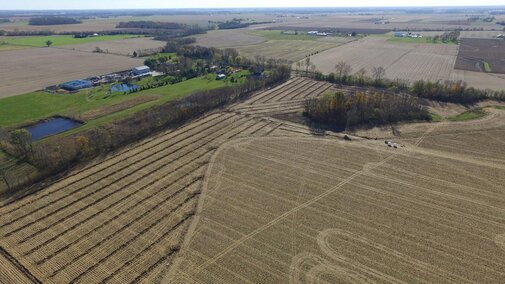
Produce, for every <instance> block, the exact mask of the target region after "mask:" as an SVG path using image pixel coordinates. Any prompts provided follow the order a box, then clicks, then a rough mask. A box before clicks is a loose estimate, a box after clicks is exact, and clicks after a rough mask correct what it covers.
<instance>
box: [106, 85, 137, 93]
mask: <svg viewBox="0 0 505 284" xmlns="http://www.w3.org/2000/svg"><path fill="white" fill-rule="evenodd" d="M138 88H140V87H139V86H137V85H129V84H117V85H113V86H111V87H110V91H111V92H112V93H114V92H129V91H131V90H135V89H138Z"/></svg>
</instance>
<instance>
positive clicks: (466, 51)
mask: <svg viewBox="0 0 505 284" xmlns="http://www.w3.org/2000/svg"><path fill="white" fill-rule="evenodd" d="M504 53H505V41H504V40H502V39H477V38H474V39H469V38H464V39H462V40H461V46H460V48H459V53H458V57H457V59H456V65H455V68H456V69H462V70H468V71H476V72H485V73H502V74H505V58H503V54H504Z"/></svg>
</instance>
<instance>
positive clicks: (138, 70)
mask: <svg viewBox="0 0 505 284" xmlns="http://www.w3.org/2000/svg"><path fill="white" fill-rule="evenodd" d="M150 72H151V68H149V67H148V66H139V67H135V68H133V69H132V73H133V75H135V76H141V75H146V74H148V73H150Z"/></svg>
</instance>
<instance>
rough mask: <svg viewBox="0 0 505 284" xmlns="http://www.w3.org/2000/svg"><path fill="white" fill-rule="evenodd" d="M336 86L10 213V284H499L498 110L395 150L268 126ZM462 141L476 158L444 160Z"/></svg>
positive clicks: (173, 142) (93, 174)
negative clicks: (32, 283) (23, 283)
mask: <svg viewBox="0 0 505 284" xmlns="http://www.w3.org/2000/svg"><path fill="white" fill-rule="evenodd" d="M336 89H337V86H334V85H331V84H328V83H325V82H316V81H312V80H308V79H303V78H293V79H291V80H290V81H288V82H287V83H285V84H283V85H280V86H278V87H275V88H272V89H270V90H266V91H264V92H260V93H258V94H255V95H254V96H252V97H251V98H250V99H248V100H246V101H244V102H241V103H237V104H235V105H232V106H230V107H229V108H228V109H227V110H225V111H218V112H214V113H211V114H208V115H206V116H204V117H202V118H200V119H197V120H195V121H193V122H191V123H188V124H186V125H184V126H182V127H180V128H178V129H174V130H171V131H167V132H164V133H161V134H158V135H156V136H154V137H151V138H149V139H146V140H144V141H142V142H140V143H137V144H135V145H132V146H130V147H127V148H126V149H124V150H122V151H119V152H117V153H115V154H113V155H111V156H108V157H106V158H102V159H100V160H97V161H95V162H93V163H91V164H89V165H87V166H85V167H84V168H82V169H78V170H76V171H74V172H72V173H70V174H69V175H67V176H66V177H64V178H62V179H60V180H58V181H56V182H55V183H53V184H51V185H48V186H47V187H46V188H45V189H43V190H41V191H39V192H36V193H33V194H31V195H28V196H26V197H24V198H21V199H17V200H16V199H12V200H4V201H2V203H1V204H0V224H1V225H0V236H1V238H0V248H1V251H2V255H3V256H2V258H0V274H2V273H7V272H6V271H9V277H11V278H12V279H27V278H28V279H30V278H33V279H35V280H36V281H40V282H44V283H46V282H56V283H62V282H63V283H157V282H167V283H222V282H228V283H258V282H261V283H287V282H291V283H307V282H310V283H312V282H314V281H316V282H317V281H324V280H325V281H329V282H335V281H336V280H346V281H351V282H352V281H354V282H363V281H365V280H368V281H376V282H381V281H382V282H397V283H399V282H407V283H413V282H450V281H453V282H460V283H466V282H471V281H475V282H478V281H487V282H496V281H495V280H498V279H502V278H503V276H505V275H504V272H503V271H505V270H504V268H505V262H504V261H503V259H505V248H504V247H503V238H504V237H503V236H504V234H505V224H504V221H503V220H504V217H505V213H504V212H505V208H503V204H504V199H505V194H504V193H503V191H502V189H503V188H502V187H501V186H500V185H503V184H504V183H505V179H504V178H503V176H504V175H503V174H504V171H505V162H504V161H500V159H499V158H496V157H502V156H503V153H501V152H500V151H502V150H500V149H502V148H503V147H502V148H499V147H496V146H497V145H500V143H503V142H501V139H502V138H503V137H504V135H505V126H504V123H503V121H505V120H503V119H502V118H503V110H496V114H495V116H488V117H487V119H492V121H493V123H486V122H482V121H475V122H472V124H471V125H474V126H472V127H468V124H454V125H456V126H453V124H449V123H447V125H446V124H414V125H407V126H405V129H404V130H403V128H402V133H405V137H403V136H402V137H400V138H394V139H398V140H399V141H401V143H402V144H404V145H405V146H406V147H401V148H399V149H392V148H388V147H386V146H385V145H384V143H383V141H380V140H365V139H361V138H359V137H358V136H352V141H350V142H349V141H344V139H342V137H343V135H341V134H336V133H331V132H326V133H324V132H323V133H319V135H318V136H314V133H313V131H312V130H311V129H309V128H307V127H306V126H303V125H300V124H296V123H292V122H287V121H283V120H279V119H276V118H272V117H270V115H274V114H278V113H286V112H290V111H299V110H300V109H301V108H302V104H303V100H304V99H306V98H310V97H317V96H321V95H322V94H324V93H325V92H329V91H334V90H336ZM416 125H419V127H417V126H416ZM485 125H489V126H485ZM439 127H440V128H439ZM478 127H480V129H479V131H482V132H483V131H484V130H485V129H490V132H489V133H490V135H492V136H493V138H488V136H484V135H476V134H474V133H473V131H475V129H476V128H478ZM486 127H487V128H486ZM448 134H450V135H456V136H453V137H452V136H448ZM402 135H403V134H402ZM458 135H460V136H458ZM437 139H442V140H437ZM482 139H484V140H482ZM489 141H491V142H489ZM456 142H457V143H467V144H466V145H468V146H472V147H478V149H477V150H474V151H467V152H461V151H460V152H457V153H456V152H454V151H455V150H447V147H450V149H460V148H461V147H455V146H453V145H454V143H456ZM488 142H489V143H491V144H486V143H488ZM479 143H484V144H483V145H484V146H483V147H480V146H478V145H480V144H479ZM440 145H442V146H440ZM444 145H445V146H444ZM448 145H449V146H448ZM444 147H445V148H444ZM492 149H495V150H492ZM451 151H452V152H451ZM496 151H498V152H496ZM486 155H487V156H486ZM493 156H494V158H493ZM493 159H494V160H493ZM455 165H457V167H456V166H455ZM469 173H472V175H469ZM502 248H503V249H504V250H502ZM13 267H15V268H16V269H14V268H13ZM391 267H394V269H392V268H391Z"/></svg>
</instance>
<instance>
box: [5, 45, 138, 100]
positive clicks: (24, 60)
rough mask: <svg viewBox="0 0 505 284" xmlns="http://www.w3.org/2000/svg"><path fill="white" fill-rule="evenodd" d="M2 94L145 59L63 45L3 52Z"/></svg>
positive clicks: (133, 64) (85, 75)
mask: <svg viewBox="0 0 505 284" xmlns="http://www.w3.org/2000/svg"><path fill="white" fill-rule="evenodd" d="M0 61H1V62H2V69H1V70H0V97H8V96H13V95H19V94H23V93H28V92H31V91H35V90H39V89H43V88H45V87H47V86H51V85H55V84H60V83H63V82H65V81H69V80H75V79H82V78H86V77H88V76H94V75H100V74H106V73H109V72H115V71H122V70H127V69H130V68H133V67H135V66H139V65H142V64H143V61H144V60H143V59H139V58H129V57H126V56H119V55H112V54H97V53H90V52H80V51H75V50H67V49H60V48H32V49H24V50H14V51H5V52H0Z"/></svg>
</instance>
